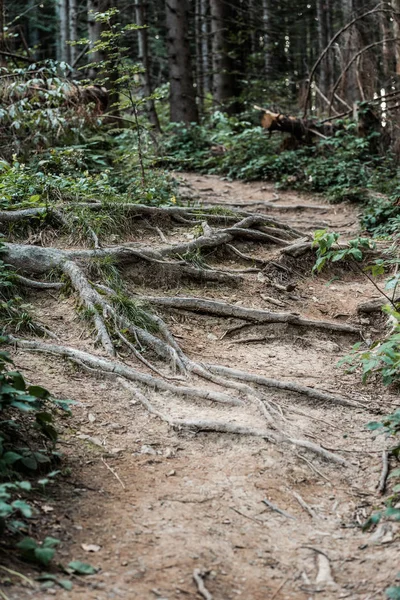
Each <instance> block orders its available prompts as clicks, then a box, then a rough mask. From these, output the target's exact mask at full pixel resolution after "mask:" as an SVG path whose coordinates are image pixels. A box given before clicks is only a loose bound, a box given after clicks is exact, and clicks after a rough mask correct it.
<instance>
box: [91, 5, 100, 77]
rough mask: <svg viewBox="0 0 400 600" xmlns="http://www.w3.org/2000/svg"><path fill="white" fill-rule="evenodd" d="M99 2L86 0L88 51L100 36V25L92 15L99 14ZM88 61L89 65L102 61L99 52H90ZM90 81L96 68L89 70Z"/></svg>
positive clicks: (94, 75)
mask: <svg viewBox="0 0 400 600" xmlns="http://www.w3.org/2000/svg"><path fill="white" fill-rule="evenodd" d="M100 9H101V6H100V0H87V28H88V39H89V50H90V49H91V48H93V46H94V45H95V43H96V42H97V41H98V40H99V39H100V34H101V23H99V22H98V21H96V20H95V18H94V14H95V13H96V12H100ZM89 60H90V62H91V63H99V62H101V61H102V60H103V56H102V54H101V52H98V51H96V52H91V53H90V54H89ZM89 77H90V79H94V78H95V77H96V68H95V67H91V68H90V69H89Z"/></svg>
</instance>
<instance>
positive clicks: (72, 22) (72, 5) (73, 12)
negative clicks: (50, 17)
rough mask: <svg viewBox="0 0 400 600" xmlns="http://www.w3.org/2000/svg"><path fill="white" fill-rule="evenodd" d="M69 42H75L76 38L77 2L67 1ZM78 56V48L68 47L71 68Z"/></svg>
mask: <svg viewBox="0 0 400 600" xmlns="http://www.w3.org/2000/svg"><path fill="white" fill-rule="evenodd" d="M68 17H69V20H68V23H69V41H70V42H77V41H78V39H79V36H78V0H69V14H68ZM77 56H78V46H74V45H71V46H69V61H70V63H71V65H72V66H75V62H76V58H77Z"/></svg>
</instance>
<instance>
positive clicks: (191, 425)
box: [122, 381, 348, 466]
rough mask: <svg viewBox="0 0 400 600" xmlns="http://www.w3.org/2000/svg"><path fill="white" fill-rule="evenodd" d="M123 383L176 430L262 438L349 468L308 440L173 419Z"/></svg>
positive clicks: (216, 424) (223, 424)
mask: <svg viewBox="0 0 400 600" xmlns="http://www.w3.org/2000/svg"><path fill="white" fill-rule="evenodd" d="M122 383H123V385H124V387H126V388H127V389H130V391H131V392H132V393H133V394H134V396H135V398H136V399H138V400H139V401H140V402H141V403H142V404H143V406H144V407H145V408H146V409H147V410H148V411H149V412H150V413H152V414H154V415H157V416H158V417H159V418H160V419H162V420H163V421H165V422H166V423H168V424H169V425H171V426H172V427H174V428H177V429H183V428H185V429H195V430H197V431H215V432H218V433H228V434H235V435H247V436H254V437H261V438H264V439H265V440H267V441H269V442H273V443H276V444H280V443H287V444H292V445H294V446H298V447H300V448H305V449H307V450H310V451H311V452H313V453H315V454H317V455H319V456H322V457H323V458H325V459H327V460H329V461H331V462H335V463H338V464H341V465H344V466H348V462H347V461H346V460H345V459H344V458H342V457H341V456H339V455H337V454H334V453H332V452H330V451H329V450H326V449H325V448H322V447H321V446H319V445H318V444H314V443H312V442H308V441H307V440H298V439H295V438H292V437H289V436H287V435H285V434H282V433H276V432H275V431H271V430H259V429H254V428H251V427H242V426H240V425H235V424H233V423H224V422H219V421H206V420H196V419H193V420H189V419H173V418H171V417H169V416H168V415H165V414H164V413H162V412H161V411H159V410H157V409H156V408H155V407H154V406H153V405H152V403H151V402H150V401H149V400H148V399H147V398H146V397H145V396H144V395H143V394H142V393H141V392H140V391H138V390H137V389H132V386H131V385H129V384H128V383H127V382H124V381H122Z"/></svg>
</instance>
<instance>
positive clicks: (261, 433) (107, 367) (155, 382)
mask: <svg viewBox="0 0 400 600" xmlns="http://www.w3.org/2000/svg"><path fill="white" fill-rule="evenodd" d="M9 341H10V342H11V343H13V344H14V345H15V346H16V347H17V348H24V349H28V350H31V351H39V352H45V353H49V354H53V355H57V356H61V357H65V358H69V359H71V360H72V361H74V362H76V363H77V364H79V365H81V366H83V367H84V368H86V369H88V370H89V371H91V372H94V373H95V372H97V373H99V374H101V375H104V376H113V377H117V378H120V379H121V381H123V382H124V385H125V386H126V385H129V384H128V382H131V383H130V386H131V385H132V382H135V383H136V384H137V383H139V384H142V385H145V386H146V387H149V388H150V389H156V390H161V391H168V392H171V393H173V394H176V395H179V396H183V397H188V398H195V399H198V400H199V399H200V400H206V401H211V402H218V403H222V404H227V405H230V406H240V405H242V406H243V402H242V401H241V400H240V399H239V398H237V397H233V396H228V395H227V394H224V393H220V392H215V391H212V390H206V389H204V388H198V387H191V386H183V385H182V386H180V385H173V384H171V383H169V382H167V381H165V380H163V379H160V378H156V377H153V376H152V375H148V374H145V373H142V372H140V371H137V370H136V369H133V368H132V367H128V366H126V365H123V364H120V363H117V362H115V361H109V360H106V359H104V358H101V357H98V356H94V355H92V354H89V353H87V352H83V351H81V350H76V349H74V348H69V347H66V346H58V345H53V344H46V343H44V342H40V341H34V340H22V339H18V338H15V337H14V336H10V337H9ZM201 370H202V368H201V367H199V370H198V374H199V375H200V376H202V375H203V374H202V373H201ZM193 371H194V369H193ZM212 380H213V378H212V377H211V381H212ZM215 382H219V383H220V384H221V385H225V386H226V379H224V378H219V379H217V380H215ZM232 383H233V384H232V385H231V387H234V388H237V389H240V390H242V391H247V387H248V386H245V385H244V384H241V385H240V384H239V385H240V387H239V385H238V384H237V383H236V384H235V382H232ZM130 389H131V387H130ZM135 397H137V398H138V399H139V400H140V402H141V403H142V404H143V405H144V406H145V407H146V408H147V410H149V411H150V412H152V413H153V414H156V415H157V416H159V417H160V418H161V419H163V420H164V421H166V422H167V423H168V424H169V425H171V426H173V427H175V428H178V429H183V428H189V429H195V430H198V431H215V432H220V433H230V434H235V435H247V436H255V437H261V438H264V439H266V440H268V441H270V442H273V443H277V444H281V443H287V444H291V445H294V446H298V447H300V448H305V449H307V450H310V451H311V452H313V453H314V454H317V455H319V456H322V457H323V458H325V459H327V460H329V461H332V462H335V463H337V464H341V465H344V466H347V465H348V463H347V461H346V460H345V459H343V458H342V457H341V456H339V455H337V454H334V453H332V452H330V451H329V450H326V449H325V448H322V447H321V446H319V445H318V444H314V443H313V442H309V441H307V440H301V439H296V438H293V437H291V436H289V435H287V434H286V433H285V432H283V431H282V430H280V429H278V428H277V427H275V426H274V429H267V430H266V429H255V428H252V427H244V426H241V425H236V424H234V423H229V422H219V421H209V420H202V419H193V420H187V419H173V418H172V417H169V416H168V415H164V414H163V413H161V412H160V411H158V410H157V409H155V408H154V407H153V405H152V404H151V403H150V402H149V400H147V398H146V397H145V396H144V395H143V394H142V393H141V392H139V391H138V390H137V389H135ZM255 397H256V398H257V396H255ZM268 416H269V415H268Z"/></svg>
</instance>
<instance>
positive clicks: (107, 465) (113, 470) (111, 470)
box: [101, 457, 125, 489]
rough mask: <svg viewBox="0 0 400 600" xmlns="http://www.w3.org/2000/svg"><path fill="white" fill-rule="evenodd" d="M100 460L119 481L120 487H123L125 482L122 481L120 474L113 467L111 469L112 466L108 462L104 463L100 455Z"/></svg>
mask: <svg viewBox="0 0 400 600" xmlns="http://www.w3.org/2000/svg"><path fill="white" fill-rule="evenodd" d="M101 462H102V463H103V464H104V465H105V466H106V467H107V469H108V470H109V471H110V472H111V473H112V474H113V475H114V477H115V478H116V479H117V481H119V483H120V484H121V486H122V489H125V484H124V482H123V481H122V480H121V478H120V476H119V475H118V473H117V471H116V470H115V469H113V468H112V467H110V465H109V464H108V463H106V461H105V460H104V458H103V457H101Z"/></svg>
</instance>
